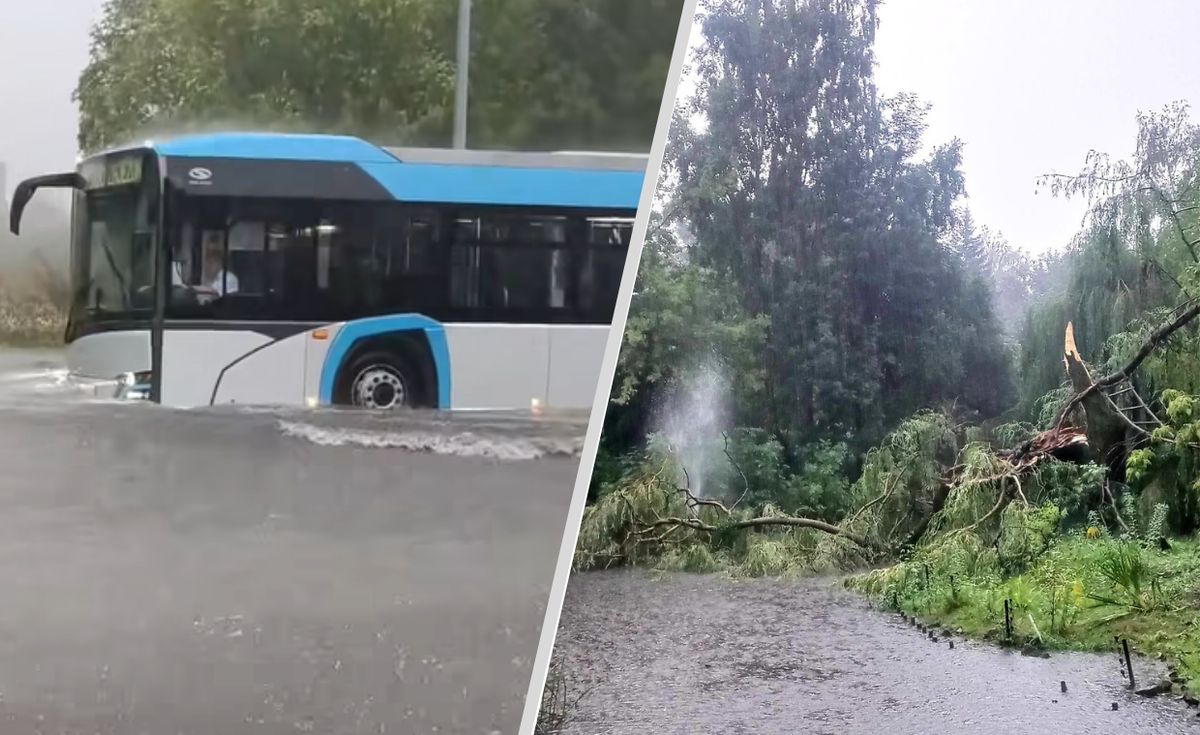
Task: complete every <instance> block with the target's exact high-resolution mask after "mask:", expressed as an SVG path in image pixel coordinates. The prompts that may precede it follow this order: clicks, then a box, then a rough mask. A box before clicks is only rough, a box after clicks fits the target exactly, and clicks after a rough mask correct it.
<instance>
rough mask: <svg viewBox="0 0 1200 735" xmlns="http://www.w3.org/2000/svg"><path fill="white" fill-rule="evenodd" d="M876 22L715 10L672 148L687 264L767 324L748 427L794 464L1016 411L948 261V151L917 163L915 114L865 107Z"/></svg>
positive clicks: (772, 5) (828, 12) (976, 287)
mask: <svg viewBox="0 0 1200 735" xmlns="http://www.w3.org/2000/svg"><path fill="white" fill-rule="evenodd" d="M875 10H876V3H875V2H874V1H873V0H858V1H856V2H837V3H834V2H827V1H823V0H810V1H808V2H801V3H791V2H777V1H776V0H755V1H754V2H745V3H742V2H724V1H718V2H712V3H710V4H709V8H708V13H707V15H706V16H705V17H704V19H703V33H704V40H705V43H704V45H703V46H702V47H701V49H700V51H699V53H698V56H697V58H696V60H695V73H696V78H697V82H698V95H697V97H696V99H695V100H694V101H693V105H692V109H691V110H690V113H691V114H692V115H693V116H696V117H698V118H700V119H701V121H702V124H697V125H695V126H691V125H688V123H686V122H677V130H676V131H675V134H674V140H673V145H672V146H671V151H670V160H669V165H670V169H671V173H672V174H673V175H674V176H675V178H676V179H677V180H678V192H677V200H678V204H677V206H679V207H680V209H681V211H682V212H683V213H684V218H685V219H686V221H687V222H688V224H689V226H690V228H691V229H692V231H693V232H694V236H695V242H694V243H693V244H692V245H691V246H690V247H689V256H690V258H691V259H692V260H694V261H695V262H696V263H697V264H698V265H700V266H703V267H706V268H710V269H712V270H713V271H714V272H716V273H720V274H722V276H723V277H724V278H725V279H727V283H728V284H729V287H730V288H731V290H733V291H734V292H735V293H736V294H737V297H738V299H739V300H740V302H741V303H742V305H743V307H744V308H745V309H746V310H747V311H748V312H749V313H751V314H764V315H767V316H769V317H770V320H771V321H770V323H771V328H770V331H769V333H768V336H767V341H766V346H765V350H764V353H763V355H762V364H763V366H764V369H765V372H766V376H767V379H766V388H765V390H766V396H767V401H766V404H765V407H764V411H763V414H762V415H760V416H759V417H757V419H758V420H757V421H756V425H759V426H763V427H765V428H767V429H769V430H771V431H772V432H773V433H775V434H776V435H777V436H779V437H780V438H781V439H782V440H783V441H784V444H785V446H787V447H789V451H790V450H792V449H793V448H795V447H799V446H803V445H805V444H807V443H809V442H813V441H817V440H821V439H825V440H830V441H836V442H849V443H850V444H851V445H852V446H853V447H854V448H855V449H856V450H857V451H861V450H863V449H865V448H866V447H867V446H870V445H871V444H874V443H876V442H878V441H879V440H880V439H881V438H882V437H883V435H884V434H885V433H886V432H887V431H888V430H889V429H890V428H892V427H894V426H896V425H897V424H898V423H899V421H900V420H901V419H902V418H904V417H906V416H908V415H910V414H912V413H913V412H914V411H916V410H918V409H920V408H922V407H927V406H931V405H934V404H938V403H941V402H949V401H953V400H958V401H959V402H960V406H962V407H965V408H968V409H973V410H975V411H978V412H979V413H981V414H984V415H994V414H997V413H999V412H1000V411H1002V410H1003V409H1004V408H1006V407H1007V405H1008V401H1009V396H1010V390H1011V389H1010V385H1011V383H1010V377H1009V375H1008V364H1007V363H1008V361H1007V358H1006V355H1005V353H1004V350H1003V348H1002V345H1001V342H1000V340H999V335H1000V332H1001V330H1000V328H999V326H998V325H997V323H996V320H995V318H994V316H993V313H992V310H991V306H990V303H989V298H988V294H987V289H986V286H985V285H984V284H983V283H982V282H981V281H980V280H978V279H970V278H969V277H968V276H967V274H966V272H965V269H964V266H963V265H962V263H961V260H960V259H959V258H958V257H957V255H956V254H955V253H954V252H953V251H952V249H951V248H950V247H949V245H950V239H951V235H952V229H953V226H954V223H955V221H956V216H955V206H956V203H957V202H958V201H959V199H960V196H961V194H962V192H963V179H962V174H961V172H960V171H959V161H960V147H959V144H958V143H957V142H952V143H950V144H948V145H944V146H940V147H937V148H935V149H934V151H933V153H932V154H931V155H930V156H929V158H927V159H925V160H918V159H917V158H915V154H916V151H917V150H919V149H920V147H921V139H922V135H923V133H924V131H925V124H924V113H925V108H924V107H923V106H922V105H920V104H919V103H918V102H917V101H916V100H914V99H912V98H910V97H907V96H901V97H897V98H892V99H884V98H881V97H880V96H879V95H878V94H877V92H876V90H875V86H874V79H873V65H874V56H873V51H872V44H873V41H874V33H875V26H876V13H875ZM797 60H799V61H797ZM686 119H687V118H686V117H685V118H684V120H686Z"/></svg>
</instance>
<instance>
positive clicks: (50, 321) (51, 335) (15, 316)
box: [0, 293, 66, 347]
mask: <svg viewBox="0 0 1200 735" xmlns="http://www.w3.org/2000/svg"><path fill="white" fill-rule="evenodd" d="M65 327H66V314H65V313H64V312H63V310H62V309H60V308H58V307H57V306H55V305H54V304H52V303H50V302H48V301H44V300H41V299H37V298H33V297H15V296H13V295H11V294H8V293H0V344H3V345H7V346H9V347H54V346H58V345H61V344H62V343H63V330H64V329H65Z"/></svg>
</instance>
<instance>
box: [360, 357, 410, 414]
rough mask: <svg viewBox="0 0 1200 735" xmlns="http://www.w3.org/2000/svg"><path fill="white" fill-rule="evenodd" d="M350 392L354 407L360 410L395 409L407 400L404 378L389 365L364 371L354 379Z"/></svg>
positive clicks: (377, 366) (376, 366)
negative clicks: (358, 407)
mask: <svg viewBox="0 0 1200 735" xmlns="http://www.w3.org/2000/svg"><path fill="white" fill-rule="evenodd" d="M351 391H352V394H353V396H354V405H356V406H360V407H362V408H376V409H391V408H397V407H399V406H403V405H404V404H405V401H406V400H407V398H408V390H407V388H406V386H405V385H404V378H402V377H401V376H400V373H398V372H397V371H396V369H395V368H393V367H391V366H389V365H372V366H371V367H369V368H366V369H364V370H363V371H362V372H360V373H359V374H358V377H357V378H355V379H354V385H353V388H352V389H351Z"/></svg>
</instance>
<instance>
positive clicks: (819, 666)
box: [556, 571, 1200, 735]
mask: <svg viewBox="0 0 1200 735" xmlns="http://www.w3.org/2000/svg"><path fill="white" fill-rule="evenodd" d="M954 641H955V647H954V649H950V648H949V645H948V643H947V641H946V640H945V639H942V640H939V641H938V642H937V643H934V642H932V641H930V640H929V639H928V638H927V637H926V636H924V635H923V634H921V633H920V632H919V631H917V630H916V629H914V628H912V627H910V626H909V625H908V624H906V623H905V622H904V621H902V620H901V619H900V617H899V616H898V615H895V614H889V613H884V612H879V611H875V610H872V609H871V608H870V607H869V606H868V605H867V604H866V603H865V602H864V601H863V599H862V598H860V597H858V596H855V595H853V594H851V593H849V592H847V591H845V590H843V589H841V588H840V587H839V586H838V585H837V584H836V582H833V581H831V580H813V579H809V580H796V581H783V580H738V581H735V580H730V579H728V578H725V577H722V576H713V575H704V576H698V575H684V574H677V575H660V574H655V573H651V572H645V571H614V572H589V573H584V574H576V575H575V576H573V577H572V579H571V582H570V584H569V586H568V589H567V597H566V605H565V607H564V609H563V613H562V618H561V621H560V625H559V633H558V642H557V645H556V656H559V657H561V659H562V666H563V672H564V673H565V675H566V676H567V677H568V681H569V683H570V688H571V690H572V697H577V696H582V699H580V700H579V704H578V705H577V707H576V709H575V711H574V714H573V721H572V722H571V724H570V725H569V727H568V728H567V730H566V732H568V733H571V734H572V735H601V734H603V735H617V734H621V735H625V734H628V735H633V734H635V733H636V734H638V735H643V734H646V733H671V734H675V733H679V734H680V735H682V734H683V733H688V734H689V735H691V734H695V733H731V734H733V733H764V734H770V733H780V734H783V733H787V734H788V735H791V734H793V733H805V734H810V733H811V734H813V735H822V734H826V733H827V734H829V735H835V734H836V735H856V734H858V733H862V734H864V735H866V734H867V733H870V734H871V735H879V734H880V733H886V735H941V734H943V733H946V734H953V735H957V734H959V733H962V734H964V735H966V734H972V735H973V734H976V733H978V734H981V735H982V734H989V735H990V734H996V735H1030V734H1031V733H1056V734H1057V733H1079V734H1080V735H1100V734H1101V733H1103V734H1105V735H1107V734H1108V733H1118V732H1120V733H1131V734H1141V733H1145V734H1146V735H1151V734H1152V735H1171V734H1173V733H1200V719H1198V718H1197V717H1196V714H1197V710H1195V709H1189V708H1187V707H1186V706H1185V705H1183V703H1182V702H1181V701H1180V700H1179V699H1178V698H1177V697H1176V698H1170V699H1160V700H1151V699H1144V698H1141V697H1138V696H1137V695H1135V694H1133V693H1131V692H1129V691H1128V690H1126V689H1125V688H1124V679H1122V676H1121V669H1120V664H1119V661H1118V659H1117V657H1116V656H1115V655H1107V656H1105V655H1095V654H1076V653H1055V654H1052V655H1051V657H1050V658H1048V659H1043V658H1034V657H1027V656H1022V655H1020V654H1019V653H1014V652H1009V651H1003V650H1000V649H998V648H995V647H993V646H990V645H988V644H984V643H975V642H971V641H964V640H963V639H961V638H955V639H954ZM1139 671H1140V672H1141V676H1143V677H1146V678H1145V679H1144V680H1145V681H1147V682H1148V683H1149V682H1150V681H1152V680H1153V677H1152V672H1153V673H1161V671H1160V670H1158V669H1157V666H1156V665H1155V664H1152V663H1151V662H1149V661H1140V662H1135V675H1136V674H1138V672H1139ZM1062 681H1066V683H1067V690H1068V691H1067V693H1065V694H1064V693H1063V692H1062V691H1061V688H1060V683H1061V682H1062ZM1113 702H1116V703H1117V704H1118V707H1119V709H1118V710H1117V711H1113V710H1112V703H1113Z"/></svg>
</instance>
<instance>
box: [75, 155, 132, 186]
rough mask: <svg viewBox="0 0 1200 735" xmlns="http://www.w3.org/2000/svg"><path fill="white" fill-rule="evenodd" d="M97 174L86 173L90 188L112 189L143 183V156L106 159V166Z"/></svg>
mask: <svg viewBox="0 0 1200 735" xmlns="http://www.w3.org/2000/svg"><path fill="white" fill-rule="evenodd" d="M96 174H98V175H96V176H94V177H93V176H87V175H86V174H85V176H86V178H87V180H88V188H89V189H110V188H112V187H116V186H129V185H130V184H138V183H141V180H142V156H141V154H136V155H128V156H116V157H113V158H109V159H106V160H105V161H104V168H103V169H102V170H100V171H98V172H96Z"/></svg>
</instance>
